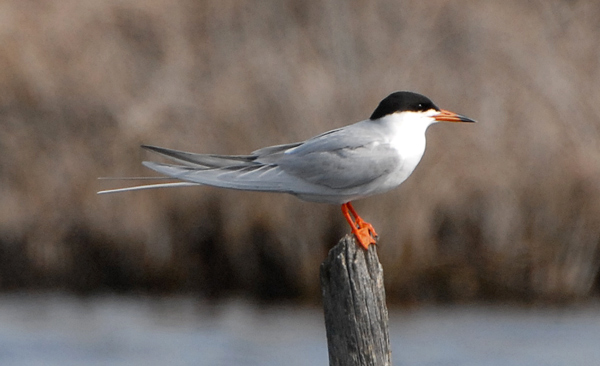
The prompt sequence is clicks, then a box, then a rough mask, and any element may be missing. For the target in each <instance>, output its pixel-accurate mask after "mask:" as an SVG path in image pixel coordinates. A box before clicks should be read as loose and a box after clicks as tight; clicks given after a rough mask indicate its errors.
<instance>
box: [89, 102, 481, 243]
mask: <svg viewBox="0 0 600 366" xmlns="http://www.w3.org/2000/svg"><path fill="white" fill-rule="evenodd" d="M437 122H471V123H472V122H476V121H475V120H473V119H470V118H468V117H465V116H463V115H460V114H456V113H454V112H450V111H448V110H444V109H440V108H438V107H437V106H436V105H435V104H434V103H433V102H432V101H431V100H430V99H429V98H427V97H426V96H424V95H421V94H418V93H414V92H409V91H398V92H394V93H392V94H390V95H388V96H387V97H386V98H384V99H383V100H382V101H381V102H380V103H379V105H378V106H377V108H376V109H375V110H374V111H373V113H372V114H371V116H370V117H369V118H368V119H366V120H363V121H360V122H357V123H354V124H351V125H347V126H345V127H341V128H337V129H334V130H331V131H327V132H324V133H322V134H320V135H317V136H315V137H312V138H310V139H308V140H305V141H300V142H294V143H289V144H283V145H275V146H269V147H264V148H261V149H258V150H255V151H253V152H251V153H250V154H247V155H218V154H197V153H191V152H186V151H179V150H173V149H167V148H163V147H158V146H152V145H142V148H144V149H146V150H149V151H152V152H154V153H157V154H159V155H162V156H163V157H166V158H168V159H170V160H171V161H172V163H168V164H167V163H158V162H153V161H144V162H142V164H143V165H144V166H146V167H147V168H149V169H151V170H154V171H156V172H158V173H160V174H162V175H164V176H165V177H163V178H173V179H176V180H178V182H170V183H158V184H147V185H140V186H134V187H127V188H118V189H110V190H104V191H100V192H98V194H105V193H116V192H125V191H133V190H140V189H149V188H163V187H182V186H197V185H208V186H215V187H222V188H229V189H236V190H245V191H261V192H277V193H289V194H292V195H294V196H296V197H298V198H299V199H301V200H305V201H310V202H319V203H329V204H338V205H341V210H342V214H343V215H344V217H345V219H346V221H347V222H348V224H349V225H350V228H351V231H352V234H353V235H354V237H355V238H356V241H357V242H358V244H359V245H360V246H362V247H363V248H364V249H366V250H368V248H369V246H370V245H373V244H376V243H377V238H378V234H377V232H376V231H375V229H374V227H373V225H371V224H370V223H368V222H366V221H365V220H363V219H362V218H361V217H360V216H359V215H358V213H357V212H356V210H355V209H354V207H353V206H352V203H351V202H352V201H354V200H357V199H362V198H365V197H368V196H372V195H375V194H380V193H384V192H387V191H389V190H391V189H393V188H396V187H398V186H399V185H400V184H401V183H402V182H404V181H405V180H406V179H407V178H408V177H409V176H410V175H411V173H412V172H413V171H414V170H415V168H416V167H417V164H418V163H419V162H420V160H421V158H422V157H423V154H424V153H425V145H426V137H425V132H426V130H427V128H428V127H429V126H430V125H432V124H434V123H437ZM159 178H160V177H159Z"/></svg>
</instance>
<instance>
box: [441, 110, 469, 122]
mask: <svg viewBox="0 0 600 366" xmlns="http://www.w3.org/2000/svg"><path fill="white" fill-rule="evenodd" d="M433 118H434V119H435V120H436V121H438V122H475V120H473V119H470V118H469V117H465V116H461V115H460V114H456V113H454V112H450V111H447V110H445V109H442V110H440V114H438V115H437V116H434V117H433Z"/></svg>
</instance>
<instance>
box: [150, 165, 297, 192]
mask: <svg viewBox="0 0 600 366" xmlns="http://www.w3.org/2000/svg"><path fill="white" fill-rule="evenodd" d="M142 164H144V166H146V167H148V168H150V169H152V170H154V171H156V172H158V173H161V174H164V175H168V176H169V177H172V178H175V179H180V180H183V181H186V182H192V183H196V184H205V185H210V186H215V187H222V188H231V189H239V190H247V191H262V192H292V191H293V189H294V188H296V187H293V184H291V182H290V180H289V179H285V175H286V173H285V172H283V171H282V170H281V169H279V168H278V167H277V166H276V165H263V164H252V165H237V166H228V167H223V168H213V169H196V168H193V167H188V166H182V165H173V164H162V163H155V162H151V161H144V162H143V163H142Z"/></svg>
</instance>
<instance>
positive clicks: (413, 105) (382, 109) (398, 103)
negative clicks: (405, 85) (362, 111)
mask: <svg viewBox="0 0 600 366" xmlns="http://www.w3.org/2000/svg"><path fill="white" fill-rule="evenodd" d="M431 109H434V110H436V111H439V110H440V109H439V108H438V107H437V106H436V105H435V104H433V102H432V101H431V100H430V99H429V98H427V97H426V96H424V95H421V94H417V93H413V92H408V91H398V92H395V93H392V94H390V95H388V96H387V97H386V98H385V99H384V100H382V101H381V102H380V103H379V105H378V106H377V108H376V109H375V111H374V112H373V114H372V115H371V117H369V118H370V119H372V120H373V119H378V118H381V117H384V116H387V115H388V114H392V113H396V112H408V111H411V112H424V111H428V110H431Z"/></svg>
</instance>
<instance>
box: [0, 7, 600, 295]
mask: <svg viewBox="0 0 600 366" xmlns="http://www.w3.org/2000/svg"><path fill="white" fill-rule="evenodd" d="M0 14H1V15H0V17H1V21H0V117H1V119H0V120H1V122H0V125H1V126H2V132H1V133H0V149H1V150H0V151H2V154H0V287H2V288H4V289H12V288H23V287H36V286H51V287H56V286H58V287H64V288H70V289H76V290H80V291H89V290H98V289H104V288H106V289H112V290H130V289H140V288H141V289H145V290H149V291H176V290H189V291H199V292H201V293H205V294H210V295H219V294H224V293H230V292H231V291H238V290H241V291H249V292H252V293H254V294H256V295H257V296H259V297H261V298H273V297H275V298H281V297H284V298H285V297H303V298H312V297H314V296H318V278H317V277H318V267H319V263H320V262H321V261H322V259H323V258H324V255H325V253H326V250H327V248H328V247H330V246H331V245H332V244H334V243H335V242H336V240H337V238H339V237H340V236H341V235H342V234H343V233H344V232H346V231H347V228H346V227H345V226H344V225H345V224H344V222H343V219H342V217H341V215H340V214H339V212H338V211H339V208H338V207H329V206H326V205H317V204H309V203H304V202H300V201H298V200H296V199H294V198H293V197H287V196H282V195H273V196H271V195H266V194H258V193H245V192H231V191H220V190H217V189H213V188H208V187H206V188H184V189H178V190H171V191H156V192H148V191H146V192H138V193H131V194H122V195H115V196H110V197H106V196H102V197H98V196H96V195H95V191H97V190H99V189H102V188H108V187H107V185H106V184H105V183H106V182H98V181H97V180H96V177H97V176H107V175H109V176H113V175H114V176H123V175H126V176H128V175H140V174H147V172H146V171H144V170H143V169H142V167H140V164H139V162H140V161H141V160H143V159H144V158H145V155H144V154H143V153H142V152H140V151H139V149H138V145H139V144H140V143H142V142H143V143H150V144H156V145H161V146H166V147H171V148H177V149H182V150H191V151H197V152H216V153H245V152H248V151H251V150H253V149H256V148H259V147H262V146H265V145H269V144H278V143H285V142H291V141H295V140H300V139H305V138H308V137H310V136H312V135H315V134H317V133H320V132H322V131H325V130H328V129H331V128H334V127H338V126H341V125H344V124H347V123H350V122H355V121H358V120H361V119H364V118H366V117H368V116H369V115H370V113H371V112H372V109H373V108H374V107H375V106H376V104H377V103H378V102H379V100H381V99H382V98H383V97H385V96H386V95H387V94H389V93H390V92H392V91H395V90H414V91H418V92H421V93H423V94H425V95H428V96H430V97H432V99H433V100H434V101H435V102H436V103H437V104H438V105H440V106H441V107H443V108H447V109H450V110H453V111H456V112H459V113H463V114H465V115H468V116H469V117H472V118H475V119H477V120H479V121H480V123H479V124H478V125H469V126H456V125H453V126H441V125H438V126H434V127H433V128H431V129H430V131H429V132H428V141H429V147H428V150H427V152H426V155H425V157H424V160H423V161H422V163H421V165H420V166H419V168H418V169H417V171H416V172H415V173H414V175H413V176H412V177H411V179H409V180H408V181H407V182H406V183H405V184H404V185H403V186H402V187H401V188H399V189H397V190H396V191H394V192H391V193H388V194H386V195H384V196H380V197H374V198H371V199H368V200H365V201H363V202H359V203H357V205H356V206H357V207H358V209H359V211H360V212H361V214H362V215H363V216H364V217H366V218H367V219H369V221H371V222H372V223H373V224H374V225H375V226H376V227H377V229H378V232H379V233H380V234H381V235H382V242H381V245H380V256H381V257H382V260H383V262H384V268H385V270H386V281H387V284H388V288H389V293H390V294H391V295H392V297H393V298H394V299H396V300H399V301H422V300H436V301H437V300H439V301H468V300H478V299H490V300H492V299H520V300H525V301H533V300H540V299H551V300H563V299H573V298H582V297H585V296H588V295H589V294H592V293H594V294H595V293H597V290H598V277H597V273H598V264H599V262H598V259H599V251H598V249H599V239H600V146H599V145H600V139H599V137H600V103H599V102H600V89H599V88H597V87H596V85H599V84H600V65H599V63H600V43H598V39H600V28H599V27H598V26H597V19H599V18H600V6H599V5H597V4H596V2H594V1H583V0H582V1H577V2H568V1H546V2H542V1H537V2H520V1H516V0H514V1H507V2H502V3H501V4H500V3H498V4H491V3H489V2H487V3H483V4H482V3H481V2H474V1H461V2H447V1H441V0H440V1H433V2H422V1H402V2H400V3H399V2H397V1H392V0H390V1H381V2H378V3H377V4H367V3H364V4H363V3H361V4H351V3H348V2H345V1H341V0H335V1H330V2H324V3H320V4H317V3H303V2H297V1H279V0H268V1H262V2H250V1H223V0H214V1H212V0H211V1H192V0H188V1H185V0H178V1H166V0H146V1H135V0H120V1H118V0H108V1H101V2H98V1H89V0H84V1H81V0H66V1H61V2H39V1H33V0H28V1H20V0H18V1H17V0H12V1H10V0H9V1H4V2H2V3H1V4H0ZM258 131H260V132H258Z"/></svg>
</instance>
